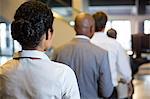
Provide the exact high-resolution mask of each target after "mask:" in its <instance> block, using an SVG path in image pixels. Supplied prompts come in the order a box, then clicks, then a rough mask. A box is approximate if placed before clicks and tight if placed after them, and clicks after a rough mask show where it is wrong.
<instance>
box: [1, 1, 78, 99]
mask: <svg viewBox="0 0 150 99" xmlns="http://www.w3.org/2000/svg"><path fill="white" fill-rule="evenodd" d="M53 20H54V17H53V13H52V11H51V9H50V8H48V6H47V5H45V4H43V3H41V2H38V1H28V2H25V3H23V4H22V5H21V6H20V7H19V8H18V9H17V10H16V13H15V16H14V21H13V22H12V24H11V31H12V32H11V34H12V38H13V39H14V40H17V41H18V42H19V43H20V44H21V46H22V51H20V52H18V53H16V54H15V55H14V56H13V59H12V60H10V61H8V62H6V63H5V64H4V65H2V66H1V67H0V99H80V95H79V89H78V85H77V81H76V77H75V74H74V72H73V71H72V69H70V68H69V66H67V65H64V64H61V63H56V62H52V61H50V60H49V58H48V56H46V54H45V53H44V52H45V51H46V50H47V49H48V48H49V47H51V42H52V36H53Z"/></svg>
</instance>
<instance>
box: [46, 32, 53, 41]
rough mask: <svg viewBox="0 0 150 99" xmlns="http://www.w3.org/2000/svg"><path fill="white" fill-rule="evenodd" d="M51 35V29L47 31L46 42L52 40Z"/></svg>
mask: <svg viewBox="0 0 150 99" xmlns="http://www.w3.org/2000/svg"><path fill="white" fill-rule="evenodd" d="M52 36H53V33H52V30H51V29H48V33H47V40H49V39H52Z"/></svg>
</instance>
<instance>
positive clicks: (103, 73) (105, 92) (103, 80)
mask: <svg viewBox="0 0 150 99" xmlns="http://www.w3.org/2000/svg"><path fill="white" fill-rule="evenodd" d="M99 74H100V76H99V82H98V83H99V94H100V95H101V96H102V97H110V96H111V95H112V92H113V84H112V79H111V73H110V66H109V61H108V53H107V52H106V53H105V54H104V55H103V59H102V61H101V63H100V69H99Z"/></svg>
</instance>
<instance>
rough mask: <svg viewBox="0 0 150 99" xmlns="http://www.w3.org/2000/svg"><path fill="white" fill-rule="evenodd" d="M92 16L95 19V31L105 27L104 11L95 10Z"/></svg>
mask: <svg viewBox="0 0 150 99" xmlns="http://www.w3.org/2000/svg"><path fill="white" fill-rule="evenodd" d="M93 18H94V20H95V31H96V32H98V31H101V30H102V29H103V28H105V25H106V23H107V20H108V18H107V15H106V14H105V13H104V12H96V13H95V14H93Z"/></svg>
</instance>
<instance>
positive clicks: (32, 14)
mask: <svg viewBox="0 0 150 99" xmlns="http://www.w3.org/2000/svg"><path fill="white" fill-rule="evenodd" d="M53 21H54V17H53V13H52V11H51V9H50V8H49V7H48V6H47V5H46V4H43V3H41V2H39V1H28V2H25V3H23V4H22V5H21V6H20V7H19V8H18V9H17V10H16V13H15V16H14V21H13V22H12V24H11V35H12V38H13V39H14V40H17V41H18V42H19V43H20V44H21V45H22V48H23V49H25V48H35V47H37V46H38V45H39V43H40V41H41V38H42V36H43V35H44V34H46V36H47V34H48V29H51V30H53V26H52V25H53ZM51 33H52V31H51Z"/></svg>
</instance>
